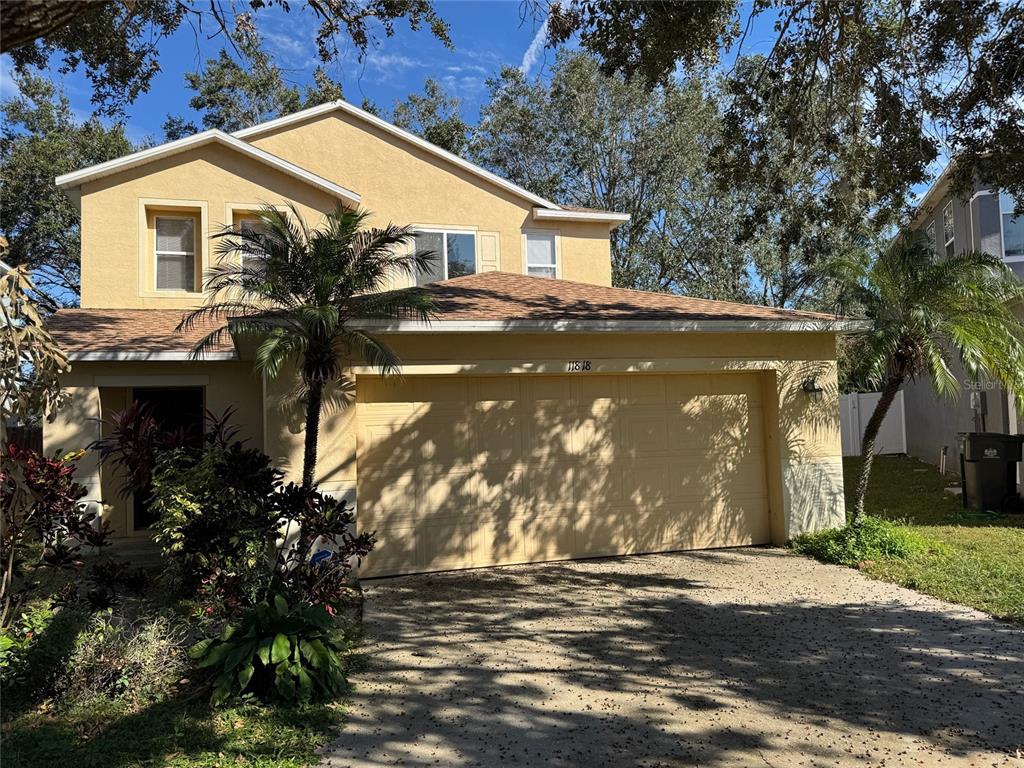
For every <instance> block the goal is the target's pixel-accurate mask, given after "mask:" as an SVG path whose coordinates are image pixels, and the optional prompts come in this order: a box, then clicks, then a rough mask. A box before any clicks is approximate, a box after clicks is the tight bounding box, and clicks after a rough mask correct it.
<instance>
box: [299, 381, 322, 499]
mask: <svg viewBox="0 0 1024 768" xmlns="http://www.w3.org/2000/svg"><path fill="white" fill-rule="evenodd" d="M323 398H324V385H323V383H322V382H319V381H312V382H310V383H309V393H308V396H307V399H306V445H305V451H304V452H303V454H302V487H303V488H306V489H307V490H308V489H310V488H312V487H313V479H314V478H315V477H316V447H317V441H318V440H319V438H320V406H321V404H322V403H323Z"/></svg>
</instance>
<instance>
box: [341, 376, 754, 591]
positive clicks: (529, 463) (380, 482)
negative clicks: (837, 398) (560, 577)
mask: <svg viewBox="0 0 1024 768" xmlns="http://www.w3.org/2000/svg"><path fill="white" fill-rule="evenodd" d="M357 401H358V421H359V429H358V448H357V451H358V468H357V469H358V520H359V526H360V528H361V529H363V530H376V531H377V535H378V539H379V543H378V546H377V549H376V550H375V551H374V552H373V553H372V554H371V555H370V556H369V557H368V558H367V561H366V563H365V567H364V569H363V573H364V575H368V576H382V575H390V574H398V573H413V572H422V571H432V570H445V569H451V568H470V567H476V566H485V565H495V564H502V563H519V562H533V561H542V560H558V559H567V558H580V557H595V556H601V555H614V554H628V553H640V552H658V551H669V550H678V549H700V548H708V547H724V546H738V545H746V544H761V543H767V542H768V541H769V540H770V531H769V512H768V501H767V493H766V490H765V486H766V483H765V477H766V475H765V451H764V423H763V422H764V420H763V415H762V408H761V381H760V378H759V375H758V374H756V373H749V374H748V373H728V374H685V375H682V374H681V375H619V376H617V375H593V374H590V375H588V374H586V373H581V374H579V375H570V376H526V375H519V376H490V377H485V376H481V377H463V376H447V377H445V376H436V377H431V376H411V377H409V378H407V379H405V380H404V381H402V382H398V383H392V382H386V381H384V380H382V379H380V378H376V377H360V378H359V381H358V385H357Z"/></svg>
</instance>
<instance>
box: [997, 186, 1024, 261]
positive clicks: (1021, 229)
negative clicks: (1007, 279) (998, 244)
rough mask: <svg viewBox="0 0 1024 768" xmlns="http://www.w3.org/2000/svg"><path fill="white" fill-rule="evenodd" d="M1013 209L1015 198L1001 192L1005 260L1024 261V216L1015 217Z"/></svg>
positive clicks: (1000, 203)
mask: <svg viewBox="0 0 1024 768" xmlns="http://www.w3.org/2000/svg"><path fill="white" fill-rule="evenodd" d="M1013 209H1014V200H1013V198H1012V197H1010V196H1009V195H1008V194H1006V193H1005V192H1001V193H1000V194H999V213H1000V214H1001V216H1002V219H1003V258H1004V259H1006V260H1007V261H1011V260H1013V261H1016V260H1017V259H1021V260H1024V216H1014V214H1013ZM1014 271H1016V270H1014ZM1018 274H1019V273H1018Z"/></svg>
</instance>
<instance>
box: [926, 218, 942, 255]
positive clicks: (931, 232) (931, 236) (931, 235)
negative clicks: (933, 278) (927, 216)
mask: <svg viewBox="0 0 1024 768" xmlns="http://www.w3.org/2000/svg"><path fill="white" fill-rule="evenodd" d="M925 234H926V235H927V236H928V242H929V243H931V246H932V253H933V254H934V253H937V252H938V250H939V249H938V247H937V243H936V242H935V221H934V220H932V221H930V222H928V228H927V229H925Z"/></svg>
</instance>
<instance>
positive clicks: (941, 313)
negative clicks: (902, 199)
mask: <svg viewBox="0 0 1024 768" xmlns="http://www.w3.org/2000/svg"><path fill="white" fill-rule="evenodd" d="M850 269H851V265H847V271H848V272H849V271H850ZM847 279H848V280H850V285H851V286H852V290H851V298H852V299H853V300H854V301H855V302H857V303H858V304H859V306H860V307H861V308H862V309H863V310H865V312H866V314H867V317H868V318H869V319H870V320H871V322H872V326H873V327H872V329H871V330H870V331H869V332H867V333H866V334H865V335H864V336H862V337H860V338H859V339H858V340H857V341H856V342H855V345H854V350H853V354H854V356H855V358H856V359H857V361H858V363H859V367H861V368H862V370H866V371H867V378H868V380H869V381H870V382H871V383H872V384H873V385H874V386H876V387H878V388H880V390H881V393H882V395H881V397H880V398H879V400H878V404H877V405H876V406H875V410H874V412H873V413H872V414H871V418H870V419H869V420H868V423H867V426H866V428H865V430H864V439H863V442H862V443H861V457H862V459H863V465H862V468H861V472H860V478H859V479H858V483H857V497H856V502H855V505H854V509H853V514H852V515H851V518H850V522H851V523H856V522H857V521H858V520H859V519H860V517H861V515H863V513H864V498H865V496H866V494H867V488H868V481H869V479H870V476H871V464H872V461H873V459H874V454H875V450H874V449H875V439H876V438H877V437H878V430H879V428H880V427H881V426H882V421H883V420H884V419H885V415H886V413H888V411H889V406H891V405H892V402H893V400H894V399H895V397H896V393H897V392H899V390H900V387H902V386H903V384H904V383H905V382H906V381H907V379H912V378H916V377H918V376H921V375H927V376H929V377H930V379H931V381H932V383H933V384H934V386H935V392H936V394H938V395H939V396H952V395H955V394H956V392H957V391H958V389H959V384H958V382H957V379H956V376H955V375H954V374H953V371H952V370H951V368H950V363H951V361H952V359H953V358H954V356H955V357H956V358H959V361H960V363H961V365H962V366H963V369H964V371H965V372H966V373H967V374H968V375H969V376H971V377H977V376H979V375H982V374H984V375H986V376H988V377H990V378H992V379H995V380H996V381H998V382H999V383H1000V384H1001V385H1002V386H1003V387H1004V388H1005V389H1007V390H1008V391H1009V392H1012V393H1014V395H1015V396H1016V397H1017V398H1018V399H1019V400H1020V402H1022V403H1024V323H1022V322H1021V321H1020V320H1018V319H1017V318H1016V317H1015V316H1014V313H1013V310H1012V308H1011V305H1012V304H1013V303H1014V302H1015V301H1019V300H1021V299H1024V283H1022V282H1020V281H1019V280H1017V279H1016V278H1015V277H1014V275H1013V273H1012V272H1010V270H1009V269H1007V267H1006V266H1005V265H1004V264H1003V262H1002V261H1001V260H1000V259H998V258H996V257H994V256H990V255H988V254H985V253H975V252H965V253H962V254H960V255H958V256H952V257H949V258H944V259H939V258H937V257H936V255H935V249H934V248H933V246H932V244H931V242H930V241H929V240H928V239H926V238H925V237H924V236H921V235H911V236H908V237H905V238H901V239H900V240H899V241H897V242H896V243H895V244H894V245H893V246H891V247H890V248H889V249H888V250H886V251H884V252H883V253H882V254H880V255H879V256H878V257H877V258H875V259H874V260H873V261H871V262H869V263H864V264H860V265H852V274H848V275H847Z"/></svg>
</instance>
